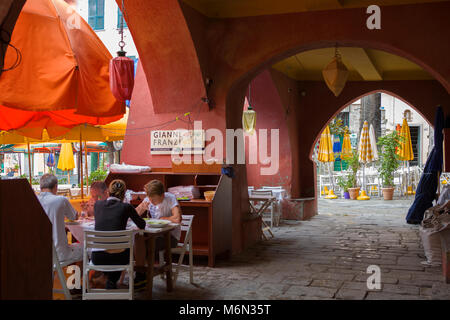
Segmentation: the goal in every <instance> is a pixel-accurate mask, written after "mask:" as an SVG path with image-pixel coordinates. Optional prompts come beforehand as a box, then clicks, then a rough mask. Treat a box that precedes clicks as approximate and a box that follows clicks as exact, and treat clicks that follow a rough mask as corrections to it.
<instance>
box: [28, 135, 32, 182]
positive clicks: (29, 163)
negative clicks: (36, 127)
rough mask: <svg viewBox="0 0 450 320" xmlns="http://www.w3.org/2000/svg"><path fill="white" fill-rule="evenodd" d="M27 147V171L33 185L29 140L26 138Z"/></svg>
mask: <svg viewBox="0 0 450 320" xmlns="http://www.w3.org/2000/svg"><path fill="white" fill-rule="evenodd" d="M27 148H28V173H29V174H30V185H33V180H32V179H33V178H32V175H31V151H30V142H28V140H27Z"/></svg>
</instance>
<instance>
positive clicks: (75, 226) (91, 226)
mask: <svg viewBox="0 0 450 320" xmlns="http://www.w3.org/2000/svg"><path fill="white" fill-rule="evenodd" d="M177 226H179V224H177V223H170V224H169V225H168V227H167V228H170V229H174V228H176V227H177ZM66 227H67V228H68V229H69V231H70V232H71V233H72V235H73V236H74V237H75V238H76V239H77V240H78V241H79V242H80V244H81V245H83V243H84V231H85V230H92V231H93V230H95V221H94V220H78V221H76V222H75V223H70V222H68V223H66ZM127 229H129V230H135V231H136V232H139V231H140V229H139V228H138V227H137V226H136V225H135V224H134V222H133V221H131V220H128V223H127ZM163 229H165V228H150V227H149V226H148V225H146V226H145V230H143V232H147V233H158V232H160V231H161V230H163Z"/></svg>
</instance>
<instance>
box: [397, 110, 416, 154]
mask: <svg viewBox="0 0 450 320" xmlns="http://www.w3.org/2000/svg"><path fill="white" fill-rule="evenodd" d="M400 136H401V137H403V138H402V139H401V140H400V147H399V148H398V150H397V155H398V158H399V160H401V161H410V160H414V153H413V148H412V142H411V133H410V131H409V126H408V122H407V121H406V119H405V118H404V119H403V123H402V128H401V130H400Z"/></svg>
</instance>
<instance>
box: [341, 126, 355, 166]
mask: <svg viewBox="0 0 450 320" xmlns="http://www.w3.org/2000/svg"><path fill="white" fill-rule="evenodd" d="M352 157H353V153H352V144H351V143H350V135H349V134H348V132H346V133H345V134H344V141H343V142H342V151H341V159H342V160H348V159H351V158H352Z"/></svg>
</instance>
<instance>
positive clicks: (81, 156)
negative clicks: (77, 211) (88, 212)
mask: <svg viewBox="0 0 450 320" xmlns="http://www.w3.org/2000/svg"><path fill="white" fill-rule="evenodd" d="M80 178H81V179H80V185H81V199H83V198H84V194H83V140H82V139H81V130H80Z"/></svg>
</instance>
